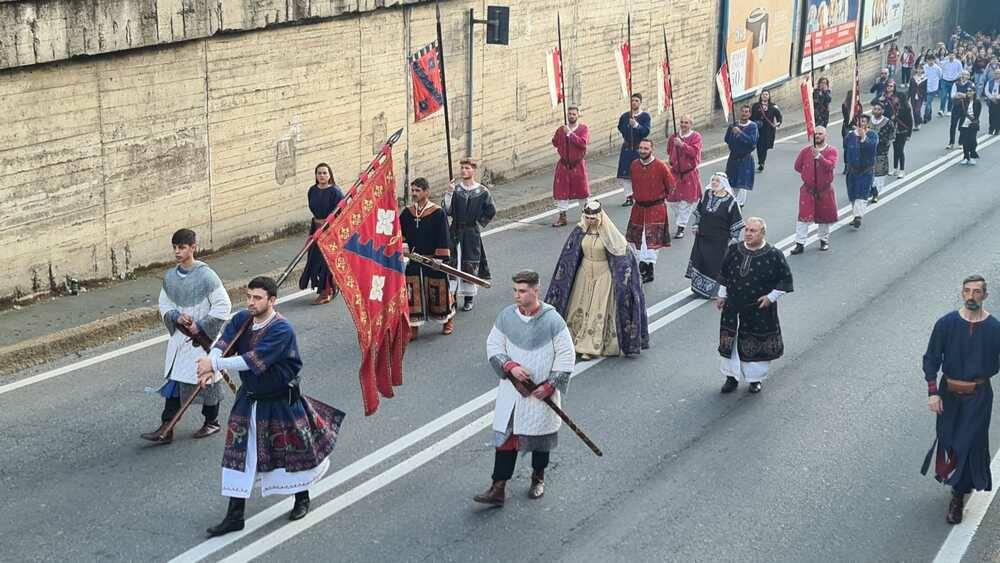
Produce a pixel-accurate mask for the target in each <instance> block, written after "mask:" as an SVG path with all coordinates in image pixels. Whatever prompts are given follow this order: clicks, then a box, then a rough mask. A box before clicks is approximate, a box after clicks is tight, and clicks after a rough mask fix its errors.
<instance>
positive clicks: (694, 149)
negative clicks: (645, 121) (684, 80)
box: [667, 115, 702, 238]
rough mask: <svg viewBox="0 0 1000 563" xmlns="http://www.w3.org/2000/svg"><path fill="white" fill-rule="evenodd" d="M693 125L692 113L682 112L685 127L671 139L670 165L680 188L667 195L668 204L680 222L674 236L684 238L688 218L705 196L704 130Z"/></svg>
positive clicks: (668, 147) (669, 142) (668, 144)
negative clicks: (702, 166)
mask: <svg viewBox="0 0 1000 563" xmlns="http://www.w3.org/2000/svg"><path fill="white" fill-rule="evenodd" d="M693 126H694V121H693V120H692V119H691V117H690V116H687V115H682V116H681V130H680V131H675V132H674V134H673V135H671V136H670V139H669V140H668V141H667V156H668V157H669V159H670V169H671V170H673V173H674V174H675V175H676V177H677V189H676V190H674V191H673V192H672V193H671V194H670V195H669V196H668V197H667V206H668V207H670V210H671V211H672V212H673V214H674V219H675V222H676V223H677V232H676V233H675V234H674V238H684V228H685V227H687V224H688V218H690V217H691V212H692V211H694V209H695V208H696V207H698V202H699V201H700V200H701V186H702V184H701V176H700V175H699V174H698V165H700V164H701V133H698V132H697V131H695V130H694V129H692V127H693Z"/></svg>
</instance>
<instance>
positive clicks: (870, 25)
mask: <svg viewBox="0 0 1000 563" xmlns="http://www.w3.org/2000/svg"><path fill="white" fill-rule="evenodd" d="M861 13H862V16H861V46H862V47H868V46H869V45H874V44H875V43H878V42H880V41H884V40H885V39H887V38H889V37H892V36H893V35H896V34H897V33H899V32H900V31H902V29H903V0H865V2H864V6H863V9H862V11H861Z"/></svg>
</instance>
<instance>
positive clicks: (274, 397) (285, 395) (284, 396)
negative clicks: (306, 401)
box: [247, 385, 302, 405]
mask: <svg viewBox="0 0 1000 563" xmlns="http://www.w3.org/2000/svg"><path fill="white" fill-rule="evenodd" d="M300 397H302V393H301V392H300V391H299V386H298V385H293V386H291V387H288V388H287V389H283V390H281V391H275V392H273V393H254V392H253V391H247V398H248V399H250V400H251V401H257V402H269V401H286V400H287V401H288V404H289V405H291V404H292V403H295V402H296V401H298V400H299V398H300Z"/></svg>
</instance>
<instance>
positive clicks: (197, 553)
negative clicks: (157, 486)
mask: <svg viewBox="0 0 1000 563" xmlns="http://www.w3.org/2000/svg"><path fill="white" fill-rule="evenodd" d="M983 138H987V137H986V136H984V137H983ZM997 141H1000V137H996V138H991V139H989V140H987V141H986V142H984V143H982V144H981V145H980V147H981V148H985V147H987V146H989V145H991V144H993V143H995V142H997ZM960 156H961V155H959V154H947V155H945V156H942V157H940V158H938V159H936V160H935V161H933V162H931V163H928V164H927V165H924V166H922V167H921V168H919V169H917V170H915V171H914V172H913V173H911V175H910V176H908V177H907V178H905V179H903V180H896V181H894V182H891V183H889V184H888V185H887V186H885V188H884V190H883V193H884V194H885V195H884V196H881V194H880V196H881V197H880V199H879V202H878V203H876V204H874V205H871V206H869V210H874V209H877V208H879V207H881V206H883V205H886V204H888V203H889V202H891V201H892V200H894V199H896V198H897V197H899V196H901V195H903V194H905V193H907V192H909V191H910V190H913V189H915V188H916V187H918V186H920V185H922V184H923V183H924V182H926V181H928V180H929V179H931V178H933V177H935V176H937V175H938V174H940V173H942V172H944V171H945V170H947V169H948V168H950V167H951V166H952V165H954V164H955V163H956V162H958V160H959V159H960ZM949 161H950V162H949ZM942 163H946V165H945V166H940V167H939V168H937V169H936V170H933V171H932V172H930V173H929V174H926V175H924V176H920V175H921V174H923V173H924V172H926V171H928V170H930V169H931V168H934V167H935V166H938V165H940V164H942ZM907 182H908V183H907ZM904 183H906V185H905V186H903V185H902V184H904ZM850 211H851V207H850V206H844V207H843V208H841V209H839V210H838V216H842V217H843V219H840V220H839V221H838V222H837V223H835V224H833V225H831V228H830V231H831V233H832V232H834V231H836V230H839V229H841V228H843V227H844V226H846V225H847V224H849V222H850V221H849V217H848V216H847V215H848V214H849V213H850ZM813 230H815V225H813ZM794 240H795V237H794V235H790V236H788V237H785V238H784V239H782V240H781V241H779V242H778V243H776V244H775V246H776V247H778V248H784V249H785V250H784V252H785V254H786V255H787V254H788V252H789V250H790V247H791V245H792V244H793V243H794ZM814 240H815V237H813V238H812V240H810V241H808V242H810V243H811V242H813V241H814ZM690 295H691V292H690V289H685V290H682V291H679V292H677V293H675V294H674V295H672V296H671V297H669V298H667V299H665V300H663V301H661V302H660V303H658V304H657V305H654V306H653V307H652V308H650V309H649V310H650V311H651V310H653V308H655V307H657V306H658V305H660V304H663V303H665V302H667V301H673V302H674V303H676V302H679V301H682V300H683V299H684V298H686V297H688V296H690ZM709 302H710V301H708V300H702V299H696V300H693V301H691V302H689V303H686V304H685V305H683V306H681V307H679V308H678V309H676V310H674V311H672V312H671V313H670V314H668V315H666V316H664V317H663V318H661V319H659V320H657V321H655V322H653V323H651V324H650V327H649V332H650V333H651V334H652V333H653V332H655V331H657V330H660V329H661V328H663V327H665V326H667V325H669V324H670V323H672V322H674V321H676V320H677V319H680V318H681V317H683V316H684V315H686V314H688V313H690V312H691V311H693V310H695V309H697V308H698V307H700V306H702V305H704V304H706V303H709ZM604 359H605V358H603V357H601V358H595V359H594V360H591V361H589V362H579V363H578V364H577V368H576V369H575V370H574V373H573V377H574V378H575V377H576V376H578V375H580V374H582V373H583V372H585V371H586V370H588V369H590V368H591V367H594V366H596V365H597V364H599V363H600V362H601V361H603V360H604ZM495 394H496V390H495V389H493V390H491V391H489V392H487V393H484V394H483V395H480V396H479V397H477V398H475V399H473V400H472V401H469V402H468V403H466V404H465V405H463V406H462V407H459V409H456V410H463V411H464V414H462V416H460V417H458V418H455V417H454V416H450V415H452V413H454V412H455V411H452V413H448V414H446V415H443V416H442V417H439V418H438V419H435V420H434V421H432V422H430V423H428V424H427V425H425V426H424V427H422V429H423V428H428V427H435V428H444V427H445V426H447V425H445V424H443V419H445V418H446V417H447V418H449V419H452V420H458V419H460V418H464V416H465V414H468V413H469V412H475V410H478V409H479V408H483V407H485V406H487V405H488V404H489V402H490V401H492V400H493V397H494V396H495ZM482 402H485V404H481V403H482ZM474 404H480V406H479V407H475V408H473V405H474ZM492 416H493V415H492V414H489V413H488V414H486V415H483V416H482V417H480V418H478V419H476V420H475V421H473V422H471V423H469V424H468V425H466V426H464V427H462V428H461V429H459V430H458V431H456V432H455V433H453V434H451V435H449V436H448V437H446V438H444V439H442V440H440V441H438V442H436V443H434V444H431V445H430V446H428V447H426V448H425V449H423V450H421V451H420V452H418V453H416V454H414V455H413V456H411V457H409V458H407V459H405V460H403V461H401V462H399V463H398V464H396V465H394V466H393V467H391V468H389V469H387V470H386V471H384V472H383V473H381V474H379V475H377V476H375V477H373V478H371V479H369V480H368V481H365V482H364V483H362V484H361V485H358V486H357V487H354V488H352V489H350V490H348V491H347V492H345V493H343V494H341V495H339V496H337V497H335V498H334V499H332V500H330V501H328V502H327V503H324V504H323V505H322V506H320V507H319V508H318V509H316V510H314V511H312V512H310V513H309V515H307V516H306V517H305V518H303V519H302V520H299V521H297V522H294V523H290V524H286V525H284V526H282V527H280V528H278V529H277V530H275V531H273V532H271V533H269V534H267V535H265V536H264V537H262V538H260V539H258V540H256V541H254V542H253V543H251V544H249V545H247V546H245V547H243V548H241V549H240V550H238V551H236V552H235V553H233V554H232V555H230V556H229V557H227V558H226V559H224V561H248V560H250V559H253V558H255V557H259V556H260V555H262V554H264V553H266V552H268V551H269V550H271V549H274V548H275V547H277V546H278V545H280V544H282V543H284V542H285V541H288V540H289V539H291V538H292V537H294V536H296V535H298V534H300V533H302V532H304V531H305V530H307V529H309V528H311V527H312V526H314V525H316V524H318V523H319V522H321V521H322V520H323V519H325V518H327V517H329V516H332V515H334V514H336V513H338V512H340V511H342V510H343V509H345V508H347V507H349V506H351V505H352V504H354V503H355V502H357V501H359V500H362V499H364V498H365V497H367V496H368V495H370V494H372V493H374V492H376V491H378V490H379V489H381V488H382V487H385V486H387V485H389V484H390V483H392V482H393V481H395V480H396V479H399V478H400V477H402V476H404V475H406V474H408V473H410V472H412V471H413V470H415V469H417V468H418V467H420V466H422V465H424V464H426V463H427V462H428V461H431V460H432V459H434V458H435V457H437V456H440V455H442V454H444V453H445V452H447V451H448V450H450V449H451V448H453V447H455V446H456V445H458V444H460V443H461V442H462V441H464V440H466V439H468V438H469V437H471V436H474V435H475V434H476V433H478V432H479V431H481V430H483V429H485V428H487V427H488V426H489V425H490V423H491V419H492ZM419 431H420V430H418V431H415V432H414V433H411V434H407V435H405V436H403V437H401V438H399V439H398V440H396V441H395V442H393V444H390V446H392V445H395V444H398V449H397V450H396V451H402V450H403V449H405V448H406V447H409V445H414V444H416V443H417V442H418V441H419V440H422V439H423V437H421V438H420V439H418V440H414V439H411V436H412V435H413V434H415V433H416V432H419ZM425 434H426V433H425ZM404 444H407V445H404ZM387 448H389V446H385V447H384V448H382V449H380V450H378V451H377V452H375V453H373V454H370V455H369V456H366V458H364V459H362V460H359V461H358V462H355V463H354V464H351V465H350V466H348V467H347V468H345V469H343V470H341V471H338V472H336V473H334V474H332V475H330V477H328V478H326V479H323V480H322V481H320V483H319V485H318V486H317V487H314V491H315V492H317V494H316V495H315V497H318V496H320V495H321V494H323V493H325V492H328V491H329V490H330V489H332V488H333V487H334V486H336V485H339V484H340V483H343V482H345V481H346V480H347V479H349V478H351V477H354V476H356V475H357V473H358V472H355V473H353V474H351V475H350V476H349V477H344V476H343V475H342V473H343V472H345V471H347V470H348V469H349V468H352V467H354V466H355V465H359V464H362V462H365V460H366V459H367V458H368V457H372V456H375V455H376V454H378V453H379V452H381V451H382V450H385V449H387ZM384 457H388V456H384ZM998 458H1000V453H998ZM995 462H996V460H995ZM365 465H367V463H366V464H365ZM368 467H371V465H368ZM327 481H336V483H335V484H333V485H330V486H327ZM320 491H322V492H320ZM292 502H293V501H292V499H290V498H289V499H286V500H284V501H282V502H280V503H278V504H276V505H274V506H272V507H271V508H269V509H267V510H265V511H264V512H261V513H260V514H258V515H257V516H254V517H252V518H251V519H250V520H248V521H247V526H246V528H245V529H244V530H243V531H242V532H237V533H234V534H227V535H226V536H222V537H218V538H213V539H211V540H208V541H206V542H203V543H201V544H199V545H197V546H195V547H193V548H192V549H190V550H188V551H186V552H184V553H182V554H181V555H179V556H177V557H176V558H174V559H172V560H171V563H174V562H190V561H200V560H201V559H203V558H205V557H207V556H209V555H211V554H212V553H215V552H217V551H219V550H221V549H222V548H223V547H225V546H227V545H229V544H232V543H233V542H235V541H237V540H238V539H241V538H243V537H244V536H246V535H247V534H249V533H251V532H252V531H253V530H257V529H259V528H260V527H262V526H264V525H265V524H268V523H269V522H270V521H271V520H274V519H277V518H279V517H282V516H284V514H285V513H287V512H288V511H289V510H290V509H291V507H292ZM327 506H329V507H330V508H329V509H327V510H324V509H325V508H326V507H327ZM265 515H266V516H267V518H268V519H267V520H265V519H264V518H263V517H264V516H265ZM980 519H981V518H980ZM970 541H971V537H970ZM966 547H967V545H966ZM963 553H964V550H963Z"/></svg>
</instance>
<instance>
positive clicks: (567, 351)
mask: <svg viewBox="0 0 1000 563" xmlns="http://www.w3.org/2000/svg"><path fill="white" fill-rule="evenodd" d="M552 346H553V348H554V352H555V359H554V360H553V361H552V371H566V372H572V371H573V367H574V365H575V363H576V349H575V348H574V347H573V335H572V334H570V332H569V327H563V329H562V330H561V331H560V332H559V334H557V335H556V337H555V339H554V340H553V341H552Z"/></svg>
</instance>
